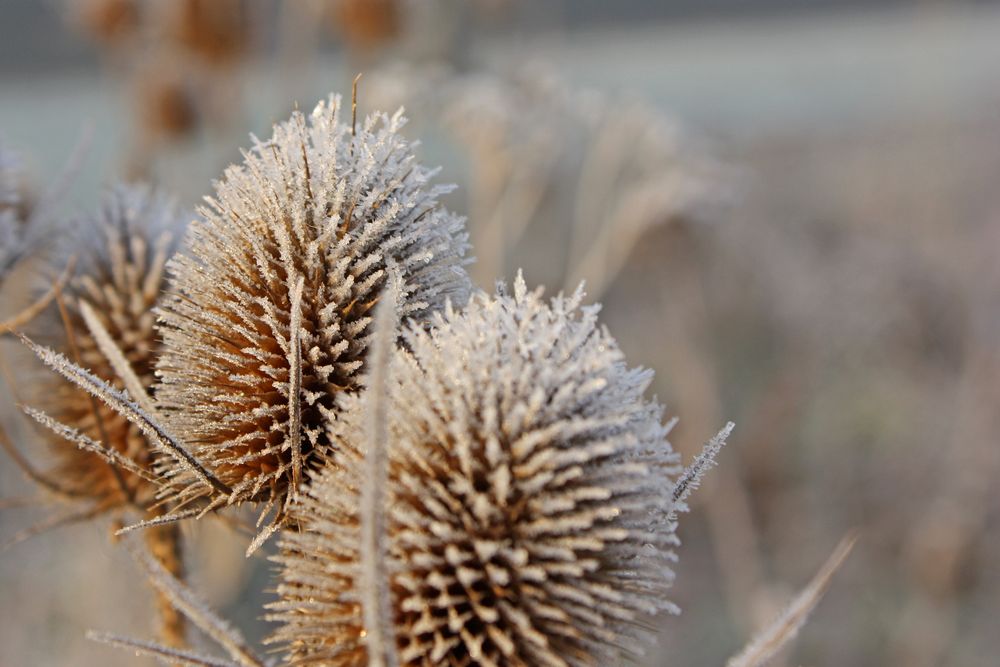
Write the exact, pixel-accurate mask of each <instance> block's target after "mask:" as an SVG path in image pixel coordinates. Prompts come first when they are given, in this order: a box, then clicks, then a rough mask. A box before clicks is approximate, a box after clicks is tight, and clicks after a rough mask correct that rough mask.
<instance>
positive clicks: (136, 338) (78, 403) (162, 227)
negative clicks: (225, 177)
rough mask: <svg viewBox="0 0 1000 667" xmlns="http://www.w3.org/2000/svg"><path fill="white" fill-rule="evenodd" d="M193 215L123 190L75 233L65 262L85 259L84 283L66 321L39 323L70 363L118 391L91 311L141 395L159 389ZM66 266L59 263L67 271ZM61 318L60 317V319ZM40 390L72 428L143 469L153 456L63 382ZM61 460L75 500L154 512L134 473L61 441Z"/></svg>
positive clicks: (120, 423) (149, 488)
mask: <svg viewBox="0 0 1000 667" xmlns="http://www.w3.org/2000/svg"><path fill="white" fill-rule="evenodd" d="M185 222H186V215H185V214H184V213H183V212H182V211H180V210H179V209H178V208H177V207H176V206H175V204H174V202H173V201H172V200H170V199H169V198H167V197H165V196H163V195H161V194H158V193H155V192H153V191H151V190H150V189H148V188H147V187H144V186H126V185H121V186H118V187H115V188H113V189H111V190H109V191H108V192H107V193H106V195H105V196H104V198H103V201H102V204H101V208H100V211H99V213H98V215H96V216H95V217H94V218H92V219H90V220H86V221H85V223H84V224H81V225H79V227H80V230H86V232H85V233H86V236H85V235H84V233H83V232H82V231H81V232H77V233H71V234H70V238H71V241H70V242H69V243H67V245H68V246H69V247H67V248H66V249H65V250H64V253H62V254H66V255H68V254H72V255H74V256H75V257H76V259H77V273H76V277H75V278H74V279H73V281H72V282H71V283H70V288H69V290H67V294H66V295H65V296H66V299H65V311H64V316H65V320H63V319H62V317H60V315H59V314H58V313H53V315H52V317H51V318H49V319H48V320H45V321H42V322H40V324H42V325H44V327H45V328H46V329H47V332H43V333H42V335H43V336H44V337H47V338H50V339H52V342H53V344H54V347H55V348H56V349H58V350H60V351H61V352H63V353H64V354H66V355H67V357H69V358H70V359H74V360H76V359H78V360H79V363H80V365H81V366H83V367H84V368H87V369H89V370H90V371H91V372H92V373H94V375H96V376H97V377H99V378H101V379H102V380H104V381H106V382H108V383H110V384H112V385H113V386H115V387H117V388H119V389H123V388H124V387H125V384H124V381H123V378H122V377H121V376H120V375H119V373H118V372H117V371H116V369H115V368H114V366H113V365H112V363H111V362H110V361H109V359H108V357H107V356H106V354H105V352H104V351H102V349H101V345H100V343H99V341H98V340H97V338H96V337H95V335H94V334H93V333H92V331H91V329H90V328H89V327H88V324H87V322H86V319H85V317H84V316H83V313H82V308H85V307H88V306H89V308H90V310H91V312H92V313H93V314H94V315H95V316H96V318H97V320H98V322H99V323H100V325H101V327H102V328H103V329H104V331H105V332H107V334H108V335H109V337H110V339H111V341H112V342H113V343H114V344H115V346H116V347H117V348H118V349H119V350H120V351H121V353H122V355H123V356H124V357H125V359H126V360H127V361H128V363H129V365H130V366H131V367H132V370H133V371H134V372H135V375H136V376H137V378H138V379H139V381H140V382H141V384H142V386H143V387H145V388H147V389H148V388H149V387H150V386H151V385H152V384H153V379H154V376H153V369H154V362H155V358H156V356H157V354H158V353H159V348H160V344H159V341H158V339H157V334H156V331H155V329H154V322H155V315H154V312H153V309H154V306H155V305H156V303H157V301H158V299H159V298H160V296H161V295H162V293H163V289H164V288H165V286H166V271H165V265H166V262H167V259H168V258H169V255H170V253H172V252H173V250H174V249H175V248H176V245H177V242H178V241H179V239H180V237H181V234H182V232H183V226H184V224H185ZM62 262H63V260H62V259H60V261H59V263H62ZM53 310H54V309H53ZM44 377H45V378H47V379H51V382H46V383H42V384H41V385H39V388H40V390H41V391H39V398H38V400H37V404H38V405H39V406H41V407H44V408H45V410H46V412H48V413H49V414H51V415H52V416H53V417H54V418H56V419H57V420H58V421H60V422H62V423H63V424H65V425H67V426H70V427H72V428H74V429H77V430H78V431H80V432H81V433H83V434H84V435H86V436H88V437H90V438H92V439H93V440H95V441H97V442H98V443H101V444H103V445H104V446H106V447H108V448H111V449H114V450H117V451H118V452H120V453H121V454H124V455H125V456H127V457H129V458H131V459H132V460H134V461H135V462H137V463H138V464H140V465H141V466H143V467H147V468H149V467H151V465H152V462H153V458H154V452H153V448H152V447H151V446H150V445H149V444H148V442H147V441H146V439H145V438H144V437H143V435H142V434H141V433H140V432H139V429H138V428H137V427H136V426H134V425H133V424H131V423H129V421H128V420H126V419H125V418H124V417H122V416H121V415H119V414H118V413H117V412H115V411H113V410H112V409H111V408H109V407H108V406H106V405H105V404H104V403H102V402H100V401H98V400H96V399H94V398H93V397H91V396H90V395H89V394H87V393H86V392H84V391H82V390H80V389H78V388H76V387H74V386H72V385H70V384H68V383H66V382H64V381H62V380H61V379H57V376H55V375H53V374H46V375H45V376H44ZM52 446H53V449H54V450H55V453H56V455H57V458H58V464H57V467H56V469H55V470H54V471H53V474H52V475H51V476H52V478H54V479H56V480H58V481H59V483H60V485H61V486H64V487H67V488H68V489H70V490H71V491H72V493H73V494H74V495H78V496H81V497H84V498H87V499H90V500H92V501H93V502H94V503H95V504H98V505H104V506H107V507H109V508H110V507H115V506H118V505H120V504H122V503H123V502H125V501H126V500H128V499H130V498H131V499H135V500H138V501H139V502H141V503H145V502H149V501H151V500H152V499H153V496H154V494H155V488H154V486H153V485H152V484H151V483H149V482H147V481H145V480H143V479H141V478H140V477H138V476H136V475H134V474H132V473H130V472H129V471H127V470H124V469H121V470H118V469H114V468H113V467H112V466H111V465H110V464H108V463H107V462H106V461H105V460H104V459H102V458H101V457H100V456H98V455H96V454H94V453H91V452H87V451H84V450H82V449H80V448H79V447H77V446H76V445H75V444H73V443H69V442H66V441H65V440H64V439H62V438H61V437H58V436H57V435H53V438H52Z"/></svg>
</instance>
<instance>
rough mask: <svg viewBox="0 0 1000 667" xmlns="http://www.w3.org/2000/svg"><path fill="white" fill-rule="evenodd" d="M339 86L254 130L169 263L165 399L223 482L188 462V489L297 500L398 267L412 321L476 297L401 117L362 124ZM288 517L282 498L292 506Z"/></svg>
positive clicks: (161, 368)
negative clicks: (208, 480) (351, 120)
mask: <svg viewBox="0 0 1000 667" xmlns="http://www.w3.org/2000/svg"><path fill="white" fill-rule="evenodd" d="M340 107H341V105H340V100H339V98H337V97H332V98H331V99H330V100H329V102H323V103H320V104H319V105H318V106H317V107H316V109H315V110H314V111H313V113H312V114H311V115H310V116H309V117H308V118H306V117H304V116H303V115H302V114H301V113H298V112H295V113H294V114H293V115H292V118H291V120H289V121H287V122H284V123H282V124H279V125H276V126H275V128H274V134H273V136H272V137H271V139H270V140H269V141H267V142H260V141H258V140H256V139H255V140H254V147H253V149H252V150H250V151H249V152H246V153H244V162H243V164H242V165H239V166H235V165H234V166H231V167H229V168H228V169H227V170H226V172H225V175H224V178H223V179H222V181H221V182H218V183H216V186H215V188H216V193H215V197H214V198H210V199H208V205H207V206H205V207H203V208H201V209H200V211H199V213H200V218H201V219H200V220H199V221H196V222H195V223H194V224H193V225H192V227H191V230H190V232H189V237H188V245H189V248H190V252H189V254H186V255H185V256H180V257H178V258H177V259H176V260H175V261H174V262H172V264H171V266H170V271H171V274H172V292H173V295H172V296H171V297H170V299H169V300H168V301H167V302H166V304H165V306H164V307H163V309H162V311H161V321H162V325H161V326H160V332H161V334H162V336H163V339H164V354H163V357H162V358H161V362H160V363H159V365H158V372H159V375H160V377H161V379H162V385H161V386H160V387H159V389H158V400H159V403H160V405H161V406H162V407H163V409H164V411H165V412H166V413H167V415H168V423H169V426H170V428H171V430H172V432H173V433H175V434H176V435H178V436H179V437H180V438H181V440H183V441H184V442H185V443H187V445H188V446H190V447H191V449H192V451H193V453H194V454H195V456H196V457H197V458H198V459H199V460H200V461H201V462H202V463H203V464H204V465H205V466H206V468H207V469H208V470H209V471H210V472H211V473H212V474H213V475H215V477H217V478H218V479H220V480H221V481H222V482H223V483H224V484H225V485H227V486H228V487H229V488H231V489H232V493H231V494H229V495H228V497H226V494H224V493H220V491H219V489H218V488H216V489H210V488H208V487H207V486H206V485H204V484H201V483H199V482H197V481H196V480H194V479H193V477H191V476H190V475H189V474H187V473H185V472H183V471H180V470H178V471H177V473H176V482H177V485H178V491H177V497H178V498H179V499H180V500H181V501H190V500H194V499H199V498H206V497H208V498H210V499H211V502H212V503H215V504H216V505H218V504H220V503H222V502H227V501H228V502H237V503H238V502H243V501H264V502H266V503H267V505H265V507H269V506H270V504H271V503H276V504H278V506H279V508H281V507H282V503H283V501H285V500H286V499H287V498H288V497H289V494H288V489H289V488H295V486H296V485H295V482H296V478H299V479H301V478H302V477H301V475H303V471H304V470H306V469H307V468H308V467H309V466H311V465H313V464H315V463H316V462H317V461H319V460H321V459H323V458H324V457H325V456H326V455H327V454H329V453H330V451H331V444H330V440H329V438H328V436H327V433H326V423H327V421H328V419H329V418H330V412H331V411H332V410H333V409H334V403H335V399H336V397H337V396H338V395H339V394H341V393H343V392H351V391H353V390H354V389H355V388H356V387H357V385H358V378H359V374H360V371H361V368H362V366H363V364H364V358H365V350H366V348H367V345H368V338H369V332H368V328H369V327H368V325H369V321H370V319H371V318H370V310H371V308H372V307H373V305H374V304H375V302H376V300H377V299H378V295H379V293H380V290H381V289H382V286H383V284H384V282H385V281H386V279H387V276H388V274H389V272H396V273H398V276H399V278H400V281H401V284H402V299H401V303H400V311H401V315H402V316H403V317H408V318H413V319H414V320H416V321H418V322H421V321H425V320H426V318H427V317H428V315H429V314H430V313H432V312H434V311H436V310H439V309H441V308H442V307H443V305H444V304H445V302H446V301H447V300H448V299H451V300H452V301H454V302H464V300H465V299H466V298H467V292H468V289H469V282H468V277H467V275H466V273H465V271H464V269H463V268H462V267H463V265H464V263H465V260H464V259H463V256H464V253H465V251H466V247H467V241H466V234H465V232H464V222H463V220H462V219H461V218H458V217H456V216H454V215H452V214H451V213H449V212H448V211H446V210H445V209H443V208H442V207H441V206H440V205H439V203H438V197H439V196H441V195H442V194H443V193H445V192H447V191H449V190H450V189H451V187H450V186H441V185H432V184H431V183H430V181H431V178H432V177H433V175H434V172H433V171H431V170H429V169H427V168H425V167H423V166H421V165H420V164H418V163H417V162H416V161H415V159H414V157H413V155H412V152H411V147H410V146H409V145H408V143H407V142H406V141H405V140H404V139H403V138H402V137H401V136H400V135H399V134H398V131H399V129H400V127H401V125H402V124H403V120H402V118H401V116H400V115H399V114H398V113H397V114H396V115H395V116H392V117H388V116H386V115H384V114H377V115H373V116H371V117H369V118H368V120H367V121H366V122H365V123H364V124H363V126H361V127H358V128H357V131H356V135H355V132H354V130H353V128H352V127H351V126H350V125H347V124H345V123H342V122H340V119H339V111H340ZM279 515H280V509H279Z"/></svg>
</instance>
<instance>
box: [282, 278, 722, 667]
mask: <svg viewBox="0 0 1000 667" xmlns="http://www.w3.org/2000/svg"><path fill="white" fill-rule="evenodd" d="M582 296H583V295H582V292H580V291H578V292H577V293H576V294H575V295H573V296H572V297H570V298H563V297H558V298H556V299H554V300H553V301H552V302H551V304H550V303H547V302H545V301H543V300H542V298H541V296H540V292H528V290H527V288H526V286H525V284H524V282H523V280H522V279H521V278H520V277H519V278H518V280H517V281H516V282H515V285H514V294H513V295H512V296H507V295H505V294H504V293H502V292H501V293H500V294H498V295H497V296H496V297H489V296H487V295H485V294H480V295H477V296H476V297H474V298H473V299H472V301H470V303H469V306H468V307H467V309H466V310H465V311H464V312H457V311H454V310H448V311H446V312H445V313H444V314H443V315H439V316H436V317H435V318H434V321H433V325H434V328H433V330H432V331H431V332H426V331H424V330H422V329H419V328H414V327H412V326H411V327H410V328H408V329H407V330H406V333H405V335H404V340H405V346H404V347H403V348H399V349H397V350H395V351H393V352H392V357H391V359H389V358H387V359H386V360H385V361H384V363H383V364H375V363H373V365H372V369H371V371H370V372H371V374H372V375H371V377H370V378H369V385H368V388H367V390H366V393H364V394H361V395H359V396H356V397H351V398H349V399H347V400H346V401H345V406H344V409H343V412H342V413H341V416H340V417H341V418H340V419H338V420H336V421H333V422H331V423H330V429H331V438H332V439H333V440H334V441H335V442H336V443H337V449H338V456H337V457H336V458H335V459H334V460H333V461H332V462H331V463H330V464H329V465H327V466H325V467H324V468H323V469H322V470H321V471H320V472H319V473H317V474H316V475H315V476H314V478H313V480H312V483H311V484H310V485H309V487H308V490H307V492H306V493H304V494H302V495H301V496H300V497H299V498H298V499H297V500H296V501H295V502H294V503H293V505H292V508H291V513H292V516H293V517H294V518H295V520H296V522H297V523H298V526H299V530H294V531H288V532H287V533H285V535H284V537H283V538H282V541H281V546H282V554H281V555H280V557H279V558H278V562H279V563H280V564H281V567H282V583H281V584H280V585H279V588H278V592H279V595H280V598H281V599H280V600H279V601H278V602H276V603H274V604H273V605H272V609H273V611H274V613H273V616H272V618H273V619H274V620H277V621H279V622H281V623H282V627H281V628H280V629H279V630H278V631H277V633H276V634H275V636H274V637H273V638H272V641H275V642H279V643H280V644H281V645H283V646H284V647H285V648H286V650H287V659H288V662H289V663H290V664H297V665H298V664H301V665H305V664H316V665H319V664H322V665H367V664H372V665H397V664H398V665H432V664H434V665H455V666H457V665H483V666H510V665H574V666H575V665H600V664H612V663H613V662H614V661H616V660H619V659H621V658H629V657H631V658H634V657H635V656H637V655H640V654H641V653H642V650H643V648H644V647H645V646H647V645H648V641H649V639H650V636H649V635H650V633H649V632H648V631H647V629H646V626H647V620H648V619H649V618H650V617H651V616H652V615H653V614H656V613H657V612H660V611H664V610H666V611H674V610H675V607H674V606H673V605H672V604H671V603H670V602H669V601H668V599H667V590H668V589H669V587H670V585H671V583H672V580H673V573H672V570H671V566H672V563H673V561H674V558H675V554H674V551H673V548H674V546H675V545H676V544H677V537H676V535H675V533H674V529H675V526H676V521H675V520H674V516H675V514H676V512H677V511H680V510H683V509H684V499H685V498H686V496H687V494H688V493H689V492H690V491H691V490H692V489H693V488H694V487H695V486H697V481H698V479H699V478H700V476H701V474H702V473H703V472H704V471H705V469H706V468H707V467H708V465H709V464H710V461H711V460H712V458H713V457H714V455H715V453H716V452H717V451H718V448H719V447H721V444H722V442H723V440H724V438H725V436H726V434H728V428H727V429H726V430H725V431H724V432H723V433H721V434H720V435H719V436H718V437H717V438H716V439H714V440H713V441H712V444H711V446H710V447H708V448H707V449H706V454H705V456H704V457H702V458H701V459H699V460H697V461H696V462H695V464H694V465H692V467H691V468H690V469H689V470H688V471H687V472H686V473H685V474H684V475H682V476H678V474H679V473H680V472H681V471H680V467H679V465H678V457H677V455H676V454H674V453H673V452H672V450H671V447H670V444H669V442H668V441H667V439H666V437H667V434H668V432H669V430H670V428H671V427H672V423H670V424H667V425H664V424H662V423H661V421H660V418H661V414H662V407H661V406H659V405H658V404H657V403H656V402H651V401H646V400H644V399H643V398H642V394H643V392H644V390H645V388H646V387H647V385H648V383H649V381H650V378H651V374H650V373H649V372H648V371H646V370H643V369H631V368H628V367H627V366H626V364H625V362H624V360H623V358H622V354H621V352H620V351H619V350H618V347H617V345H616V344H615V342H614V340H613V339H612V338H611V337H610V335H609V334H608V333H607V332H606V331H604V330H602V329H600V328H598V327H597V324H596V308H594V307H585V308H580V301H581V299H582ZM390 341H391V338H390ZM387 356H388V355H387ZM383 450H384V451H383Z"/></svg>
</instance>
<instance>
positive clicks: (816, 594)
mask: <svg viewBox="0 0 1000 667" xmlns="http://www.w3.org/2000/svg"><path fill="white" fill-rule="evenodd" d="M857 539H858V536H857V534H856V533H855V532H853V531H852V532H850V533H848V534H847V535H846V536H845V537H844V538H843V539H842V540H841V541H840V543H839V544H838V545H837V547H836V548H835V549H834V550H833V553H832V554H830V557H829V558H828V559H827V561H826V562H825V563H823V566H822V567H821V568H820V569H819V571H818V572H817V573H816V575H815V576H814V577H813V578H812V580H811V581H810V582H809V583H808V584H807V585H806V587H805V588H803V589H802V591H801V592H800V593H799V594H798V595H797V596H795V599H794V600H792V602H791V604H789V605H788V607H786V608H785V610H784V611H783V612H782V613H781V614H780V615H779V616H778V617H777V618H776V619H774V621H773V622H772V623H771V624H770V625H768V626H767V627H766V628H764V629H763V630H761V631H760V632H759V633H757V635H756V636H755V637H754V638H753V639H752V640H751V641H750V643H749V644H747V645H746V647H745V648H744V649H743V650H742V651H740V652H739V654H737V655H735V656H733V657H732V658H730V659H729V661H728V662H727V663H726V667H760V666H761V665H766V664H767V663H768V661H769V660H771V659H772V658H773V657H774V656H775V655H776V654H777V653H778V651H780V650H781V648H782V647H784V646H785V645H786V644H787V643H788V642H790V641H791V640H792V639H794V638H795V635H797V634H798V632H799V629H801V628H802V626H803V625H805V622H806V620H807V619H808V618H809V614H810V613H811V612H812V610H813V609H815V608H816V605H817V604H819V601H820V600H821V599H822V598H823V594H824V593H826V590H827V589H828V588H829V587H830V582H831V581H832V579H833V575H834V574H836V573H837V570H839V569H840V566H841V565H843V564H844V561H845V560H846V559H847V556H848V555H850V553H851V549H853V548H854V543H855V542H857Z"/></svg>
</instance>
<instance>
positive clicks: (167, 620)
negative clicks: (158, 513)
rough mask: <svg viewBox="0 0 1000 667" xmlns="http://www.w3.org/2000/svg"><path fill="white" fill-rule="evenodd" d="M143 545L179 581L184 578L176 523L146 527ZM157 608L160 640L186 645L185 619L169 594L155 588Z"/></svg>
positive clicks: (182, 558) (180, 540) (167, 643)
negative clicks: (144, 544)
mask: <svg viewBox="0 0 1000 667" xmlns="http://www.w3.org/2000/svg"><path fill="white" fill-rule="evenodd" d="M143 536H144V537H145V539H146V547H147V548H148V549H149V552H150V553H151V554H152V555H153V557H154V558H156V560H158V561H159V562H160V564H161V565H162V566H163V569H164V570H166V571H167V572H169V573H170V574H171V576H173V577H174V578H175V579H177V580H178V581H183V579H184V549H183V542H182V537H181V528H180V525H179V524H177V523H168V524H164V525H162V526H154V527H151V528H147V529H146V531H145V532H144V533H143ZM156 610H157V613H158V614H159V618H160V631H159V632H160V640H161V641H162V642H163V643H164V644H165V645H167V646H171V647H173V648H184V647H185V646H187V637H186V634H187V622H186V620H185V619H184V615H183V614H182V613H181V612H180V611H179V610H178V609H177V608H176V607H174V605H173V602H171V600H170V597H169V596H167V595H164V594H163V593H162V592H160V591H156Z"/></svg>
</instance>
